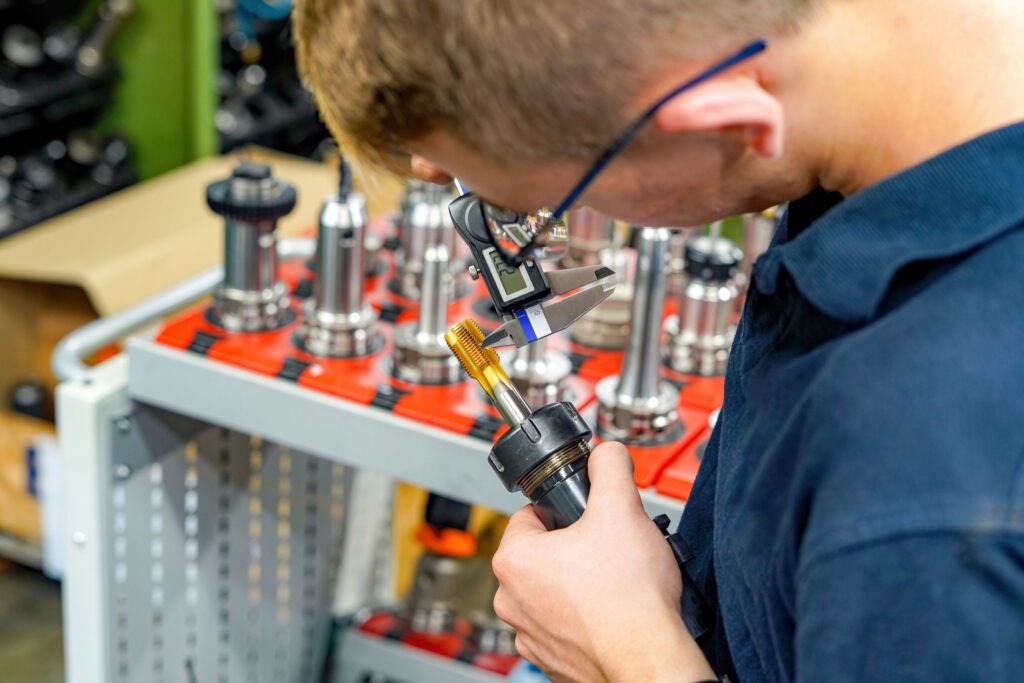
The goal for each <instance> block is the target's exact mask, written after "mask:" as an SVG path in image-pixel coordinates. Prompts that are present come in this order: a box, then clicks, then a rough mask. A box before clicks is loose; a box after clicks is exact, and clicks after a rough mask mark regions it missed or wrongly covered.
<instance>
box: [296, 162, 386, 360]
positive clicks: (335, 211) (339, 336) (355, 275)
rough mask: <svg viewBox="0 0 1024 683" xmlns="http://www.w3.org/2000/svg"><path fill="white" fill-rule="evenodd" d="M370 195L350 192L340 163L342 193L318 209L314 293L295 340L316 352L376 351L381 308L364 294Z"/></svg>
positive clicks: (355, 353) (336, 354) (334, 354)
mask: <svg viewBox="0 0 1024 683" xmlns="http://www.w3.org/2000/svg"><path fill="white" fill-rule="evenodd" d="M365 233H366V200H365V199H364V198H363V196H362V195H361V194H359V193H357V192H353V191H352V184H351V176H350V173H349V169H348V167H347V165H346V164H345V163H344V162H342V166H341V181H340V184H339V188H338V194H336V195H333V196H331V197H328V198H327V201H325V202H324V205H323V208H322V209H321V211H320V232H319V234H318V235H317V240H316V256H315V259H314V261H315V272H316V277H315V279H314V280H313V297H312V298H311V299H309V300H308V301H307V302H306V304H305V309H304V317H303V321H302V325H301V326H300V327H299V329H298V331H297V332H296V333H295V344H296V346H298V347H299V348H301V349H303V350H304V351H306V352H308V353H311V354H313V355H314V356H324V357H329V358H351V357H354V356H365V355H368V354H370V353H373V352H374V351H376V350H378V349H379V348H380V346H381V344H382V343H383V337H381V335H380V334H379V332H378V331H377V329H376V322H377V313H376V311H374V309H373V306H371V305H370V304H369V303H368V302H367V301H366V299H365V285H364V283H365V271H366V247H365V244H366V242H365Z"/></svg>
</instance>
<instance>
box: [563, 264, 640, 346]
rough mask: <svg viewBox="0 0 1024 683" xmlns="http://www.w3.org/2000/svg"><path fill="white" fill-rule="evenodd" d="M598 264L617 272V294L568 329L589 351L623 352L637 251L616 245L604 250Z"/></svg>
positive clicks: (570, 334) (630, 308)
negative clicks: (620, 350)
mask: <svg viewBox="0 0 1024 683" xmlns="http://www.w3.org/2000/svg"><path fill="white" fill-rule="evenodd" d="M598 261H599V263H601V264H603V265H605V266H607V267H608V268H610V269H612V270H613V271H615V291H614V292H612V294H611V296H609V297H608V298H607V299H605V300H604V301H602V302H601V304H600V305H599V306H597V307H596V308H594V309H593V310H591V311H590V312H589V313H587V314H586V315H584V316H583V317H582V318H580V319H579V320H578V321H576V323H575V324H574V325H573V326H572V327H570V328H569V337H570V338H571V339H572V340H573V341H574V342H576V343H577V344H580V345H582V346H587V347H590V348H595V349H624V348H626V344H627V343H628V342H629V329H630V318H631V316H632V315H633V273H634V271H635V269H636V252H634V251H633V250H632V249H627V248H625V247H623V246H621V245H618V244H615V245H613V246H611V247H608V248H606V249H603V250H602V251H601V252H600V254H599V255H598Z"/></svg>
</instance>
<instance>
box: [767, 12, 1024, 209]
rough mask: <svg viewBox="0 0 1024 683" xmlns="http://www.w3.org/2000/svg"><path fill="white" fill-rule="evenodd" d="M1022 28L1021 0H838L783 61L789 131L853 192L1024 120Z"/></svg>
mask: <svg viewBox="0 0 1024 683" xmlns="http://www.w3.org/2000/svg"><path fill="white" fill-rule="evenodd" d="M1021 35H1024V3H1020V2H1019V0H992V1H990V2H985V3H979V2H976V1H975V0H901V2H898V3H894V2H892V1H891V0H856V1H851V0H832V1H831V2H830V3H828V4H827V5H826V9H824V10H822V11H821V13H820V14H819V15H818V16H817V17H816V18H814V19H813V20H812V21H811V23H810V24H809V25H808V26H807V28H806V29H805V30H804V31H802V32H801V33H800V34H799V36H798V37H797V38H794V39H792V41H791V43H790V45H789V49H788V50H787V54H786V55H785V56H783V57H782V58H781V59H780V60H779V61H778V63H777V64H776V67H777V68H778V69H780V70H779V71H778V78H779V80H780V83H781V87H782V88H783V89H784V90H785V92H783V93H780V94H781V95H782V96H783V97H784V98H785V99H784V101H785V102H786V105H787V111H788V112H791V114H790V122H789V130H790V132H791V135H790V138H791V141H792V143H793V145H794V146H795V147H796V148H797V150H798V152H799V153H800V154H801V156H802V157H803V158H804V159H805V160H806V162H807V163H808V164H809V165H810V166H811V167H812V168H813V169H814V172H815V174H816V176H817V179H818V181H819V183H820V184H821V185H822V186H823V187H826V188H828V189H831V190H836V191H839V192H842V193H843V194H845V195H850V194H853V193H855V192H857V191H859V190H861V189H863V188H865V187H868V186H869V185H872V184H874V183H876V182H878V181H880V180H882V179H884V178H886V177H888V176H891V175H893V174H895V173H898V172H900V171H902V170H905V169H907V168H910V167H912V166H914V165H916V164H918V163H920V162H922V161H924V160H926V159H929V158H931V157H933V156H935V155H937V154H939V153H941V152H943V151H945V150H947V149H950V148H952V147H955V146H956V145H958V144H960V143H963V142H966V141H967V140H970V139H972V138H975V137H977V136H978V135H981V134H983V133H985V132H988V131H991V130H995V129H997V128H1001V127H1003V126H1006V125H1009V124H1011V123H1014V122H1017V121H1024V76H1022V74H1024V43H1022V42H1021V40H1020V36H1021ZM781 69H789V70H790V72H789V74H788V75H787V74H786V73H784V72H783V71H781ZM794 74H795V76H794Z"/></svg>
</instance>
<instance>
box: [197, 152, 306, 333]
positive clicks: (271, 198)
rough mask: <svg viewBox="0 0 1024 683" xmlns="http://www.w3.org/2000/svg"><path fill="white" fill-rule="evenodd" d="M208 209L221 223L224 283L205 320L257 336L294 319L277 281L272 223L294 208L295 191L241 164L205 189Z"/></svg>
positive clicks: (266, 171)
mask: <svg viewBox="0 0 1024 683" xmlns="http://www.w3.org/2000/svg"><path fill="white" fill-rule="evenodd" d="M206 201H207V203H208V204H209V205H210V208H211V209H212V210H213V211H214V212H215V213H217V214H219V215H221V216H223V217H224V282H223V284H221V285H220V286H219V287H218V288H217V291H216V293H215V294H214V300H213V305H212V306H211V307H210V308H209V310H208V311H207V317H208V319H209V320H210V322H212V323H213V324H215V325H217V326H219V327H222V328H224V329H226V330H230V331H232V332H262V331H266V330H273V329H276V328H278V327H281V326H283V325H286V324H288V323H289V322H290V321H291V320H292V319H293V318H294V314H293V313H292V311H291V308H290V307H289V298H288V288H287V286H286V285H285V283H283V282H280V281H278V279H277V235H276V231H277V221H278V219H280V218H282V217H284V216H286V215H287V214H289V213H291V211H292V209H294V208H295V201H296V192H295V188H294V187H292V186H291V185H290V184H288V183H286V182H284V181H283V180H278V179H277V178H274V177H273V176H272V175H271V173H270V167H269V166H267V165H266V164H255V163H250V162H245V161H243V162H242V163H240V164H239V165H238V166H237V167H236V168H235V170H234V172H233V173H232V174H231V177H230V178H228V179H226V180H221V181H219V182H216V183H213V184H212V185H210V186H209V187H208V188H207V189H206Z"/></svg>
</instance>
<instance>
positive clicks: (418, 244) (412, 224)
mask: <svg viewBox="0 0 1024 683" xmlns="http://www.w3.org/2000/svg"><path fill="white" fill-rule="evenodd" d="M451 200H452V195H451V193H450V192H449V190H448V188H447V187H442V186H440V185H435V184H433V183H419V184H414V185H412V186H410V188H409V191H408V192H407V193H406V195H405V196H404V197H403V198H402V208H401V212H400V218H399V242H398V252H397V255H396V257H397V262H398V266H397V268H396V272H395V277H394V278H393V279H392V280H391V282H389V283H388V288H389V289H390V290H391V291H392V292H394V293H395V294H398V295H399V296H401V297H404V298H406V299H413V300H416V299H419V298H420V291H421V288H422V280H423V271H424V259H425V256H426V252H427V249H429V248H430V247H432V246H443V247H445V249H447V251H448V260H449V264H448V270H449V271H450V272H451V274H452V275H453V276H456V270H461V268H458V264H457V263H455V260H456V253H457V252H456V239H455V228H454V227H453V226H452V220H451V215H450V214H449V213H448V204H449V203H450V202H451ZM455 282H456V283H457V282H458V277H457V276H456V277H455ZM460 293H462V292H459V291H453V293H452V296H453V297H454V296H458V295H459V294H460Z"/></svg>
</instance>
